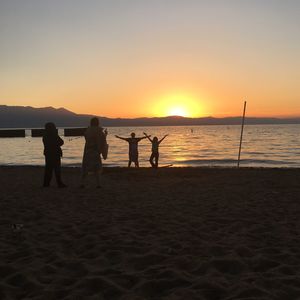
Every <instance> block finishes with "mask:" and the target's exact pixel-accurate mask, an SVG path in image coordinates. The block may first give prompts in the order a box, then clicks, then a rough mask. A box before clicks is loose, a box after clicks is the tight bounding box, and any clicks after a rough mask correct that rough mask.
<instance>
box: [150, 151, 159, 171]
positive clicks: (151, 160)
mask: <svg viewBox="0 0 300 300" xmlns="http://www.w3.org/2000/svg"><path fill="white" fill-rule="evenodd" d="M158 158H159V153H158V152H152V153H151V156H150V159H149V161H150V164H151V166H152V167H153V168H157V167H158ZM153 160H154V162H153Z"/></svg>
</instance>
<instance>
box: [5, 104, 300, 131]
mask: <svg viewBox="0 0 300 300" xmlns="http://www.w3.org/2000/svg"><path fill="white" fill-rule="evenodd" d="M93 116H94V115H86V114H76V113H74V112H72V111H69V110H67V109H65V108H63V107H61V108H53V107H42V108H35V107H31V106H7V105H0V128H41V127H43V126H44V124H45V123H46V122H50V121H51V122H54V123H55V124H56V126H57V127H86V126H88V124H89V121H90V119H91V117H93ZM98 117H99V120H100V124H101V125H102V126H103V127H113V126H184V125H192V126H196V125H239V124H241V117H226V118H214V117H204V118H186V117H180V116H169V117H153V118H133V119H130V118H107V117H102V116H98ZM246 124H248V125H251V124H253V125H254V124H300V117H298V118H254V117H247V118H246Z"/></svg>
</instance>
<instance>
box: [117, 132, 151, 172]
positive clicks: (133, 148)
mask: <svg viewBox="0 0 300 300" xmlns="http://www.w3.org/2000/svg"><path fill="white" fill-rule="evenodd" d="M115 137H116V138H118V139H121V140H123V141H126V142H128V144H129V160H128V168H129V167H130V165H131V163H132V162H134V164H135V167H136V168H138V167H139V151H138V143H139V142H140V141H141V140H143V139H145V138H146V137H145V136H144V137H139V138H137V137H135V133H134V132H132V133H131V137H130V138H123V137H120V136H118V135H115Z"/></svg>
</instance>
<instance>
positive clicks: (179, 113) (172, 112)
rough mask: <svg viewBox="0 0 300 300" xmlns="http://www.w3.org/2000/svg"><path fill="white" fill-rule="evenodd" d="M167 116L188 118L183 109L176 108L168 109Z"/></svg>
mask: <svg viewBox="0 0 300 300" xmlns="http://www.w3.org/2000/svg"><path fill="white" fill-rule="evenodd" d="M168 116H180V117H188V116H189V115H188V113H187V111H186V109H185V108H184V107H180V106H176V107H172V108H170V110H169V111H168Z"/></svg>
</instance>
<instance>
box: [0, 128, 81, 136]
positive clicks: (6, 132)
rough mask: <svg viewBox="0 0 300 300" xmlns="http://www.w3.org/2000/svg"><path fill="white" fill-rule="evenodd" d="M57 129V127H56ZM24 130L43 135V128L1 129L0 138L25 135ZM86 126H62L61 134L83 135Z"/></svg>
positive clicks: (34, 134) (35, 134)
mask: <svg viewBox="0 0 300 300" xmlns="http://www.w3.org/2000/svg"><path fill="white" fill-rule="evenodd" d="M57 130H58V129H57ZM26 131H30V132H31V134H30V136H31V137H42V136H43V135H44V132H45V129H44V128H33V129H1V128H0V138H16V137H25V136H26ZM85 131H86V128H64V130H63V132H64V134H63V136H83V135H84V133H85Z"/></svg>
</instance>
